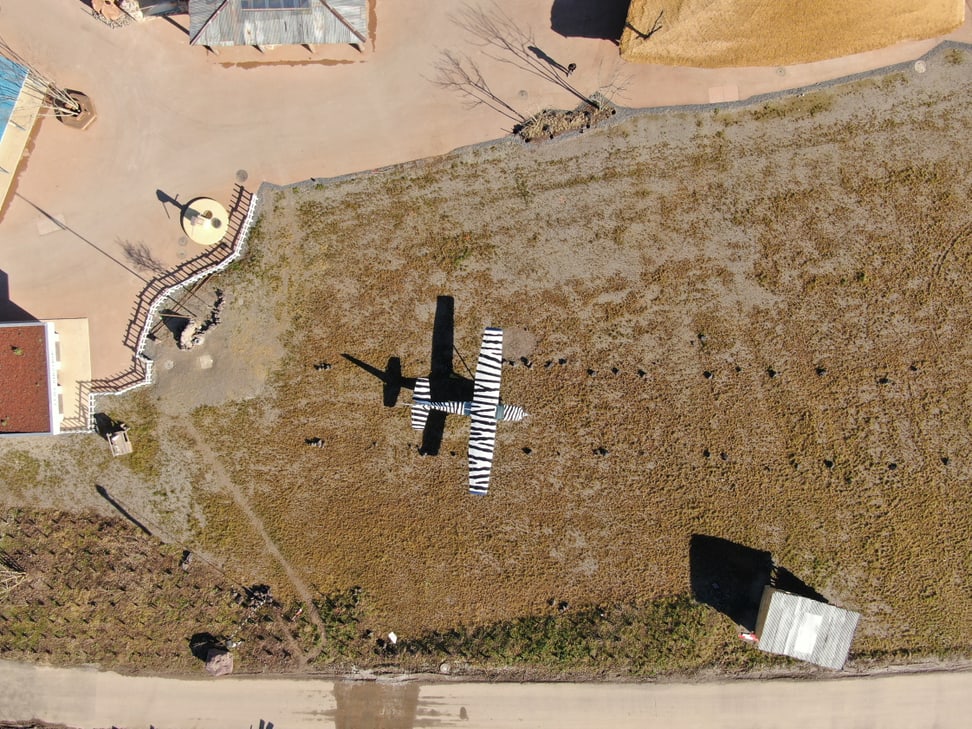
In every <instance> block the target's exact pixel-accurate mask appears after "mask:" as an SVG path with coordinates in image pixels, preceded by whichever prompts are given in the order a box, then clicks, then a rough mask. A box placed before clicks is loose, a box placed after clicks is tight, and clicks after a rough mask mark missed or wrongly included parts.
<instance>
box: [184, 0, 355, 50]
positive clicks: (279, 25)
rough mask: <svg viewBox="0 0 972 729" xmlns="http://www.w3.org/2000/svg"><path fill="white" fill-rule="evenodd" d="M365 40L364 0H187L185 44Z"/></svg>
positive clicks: (271, 43)
mask: <svg viewBox="0 0 972 729" xmlns="http://www.w3.org/2000/svg"><path fill="white" fill-rule="evenodd" d="M367 40H368V0H189V43H190V44H192V45H198V46H208V47H211V48H212V47H217V46H260V47H269V46H282V45H307V46H314V45H317V44H330V43H349V44H352V45H354V44H360V43H365V42H366V41H367Z"/></svg>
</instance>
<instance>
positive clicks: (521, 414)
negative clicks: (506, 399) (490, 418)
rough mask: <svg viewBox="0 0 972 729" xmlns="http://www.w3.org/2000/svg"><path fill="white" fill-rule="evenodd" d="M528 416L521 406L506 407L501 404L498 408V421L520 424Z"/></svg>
mask: <svg viewBox="0 0 972 729" xmlns="http://www.w3.org/2000/svg"><path fill="white" fill-rule="evenodd" d="M527 415H528V413H527V411H526V410H524V409H523V408H522V407H521V406H520V405H504V404H503V403H500V404H499V405H497V406H496V419H497V420H502V421H503V422H506V423H518V422H520V421H521V420H523V418H525V417H526V416H527Z"/></svg>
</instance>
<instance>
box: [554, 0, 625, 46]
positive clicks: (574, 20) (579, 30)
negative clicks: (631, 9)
mask: <svg viewBox="0 0 972 729" xmlns="http://www.w3.org/2000/svg"><path fill="white" fill-rule="evenodd" d="M630 4H631V0H554V4H553V7H551V9H550V27H551V29H552V30H553V31H554V32H556V33H559V34H560V35H562V36H564V37H567V38H602V39H604V40H609V41H612V42H613V43H615V44H617V43H618V42H619V41H620V40H621V30H622V29H623V28H624V23H625V20H626V19H627V17H628V6H629V5H630Z"/></svg>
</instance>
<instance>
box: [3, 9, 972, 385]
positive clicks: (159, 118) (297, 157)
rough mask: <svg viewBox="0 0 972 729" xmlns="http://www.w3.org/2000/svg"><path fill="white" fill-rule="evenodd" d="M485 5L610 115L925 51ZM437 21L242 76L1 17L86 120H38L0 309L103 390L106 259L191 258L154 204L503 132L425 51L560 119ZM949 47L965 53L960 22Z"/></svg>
mask: <svg viewBox="0 0 972 729" xmlns="http://www.w3.org/2000/svg"><path fill="white" fill-rule="evenodd" d="M498 5H499V6H501V7H502V8H505V9H506V10H507V11H508V12H509V13H510V15H511V16H513V17H514V18H515V20H516V22H517V24H518V27H519V28H520V29H521V30H523V31H526V32H530V31H532V34H533V41H534V44H535V45H536V46H537V47H538V48H539V49H541V50H542V51H543V53H545V54H546V55H547V56H549V57H551V58H553V59H555V60H557V61H558V62H559V63H561V64H566V63H576V64H577V66H578V68H577V71H576V73H575V74H574V75H572V76H571V79H570V80H571V82H572V83H573V84H574V85H575V86H576V87H577V88H578V89H579V90H581V91H582V92H584V93H591V92H594V91H595V90H597V89H599V88H601V87H604V86H607V85H610V84H612V83H618V82H621V83H623V85H624V87H625V93H624V94H623V95H622V96H619V97H617V99H616V101H617V103H619V104H622V105H625V106H629V107H649V106H667V105H674V104H703V103H708V102H710V101H712V100H731V99H734V98H747V97H750V96H752V95H756V94H761V93H767V92H772V91H777V90H780V89H785V88H795V87H800V86H803V85H806V84H810V83H814V82H818V81H822V80H827V79H832V78H837V77H841V76H844V75H847V74H851V73H856V72H860V71H865V70H869V69H875V68H880V67H883V66H886V65H889V64H894V63H898V62H903V61H907V60H909V59H914V58H917V57H919V56H921V55H922V54H924V53H926V52H927V51H928V50H930V49H931V48H933V47H934V46H935V45H936V41H922V42H914V43H903V44H899V45H897V46H894V47H892V48H889V49H885V50H882V51H877V52H871V53H865V54H860V55H857V56H852V57H847V58H841V59H837V60H833V61H825V62H821V63H814V64H807V65H802V66H794V67H787V68H782V69H776V68H750V69H718V70H700V69H686V68H669V67H660V66H645V65H634V64H626V63H624V62H622V61H621V59H620V58H619V56H618V52H617V47H616V46H615V45H614V44H613V43H612V42H610V41H607V40H602V39H592V38H580V37H564V36H562V35H560V34H558V33H556V32H555V31H554V30H552V29H551V6H552V0H547V1H546V2H531V3H524V2H522V0H500V1H499V2H498ZM574 5H575V7H580V8H586V7H589V6H588V5H585V4H584V3H576V4H574ZM590 6H591V7H592V6H593V4H591V5H590ZM456 7H458V5H457V4H454V3H449V2H441V0H376V2H375V23H374V30H373V42H372V43H370V44H369V45H368V47H366V48H365V49H364V51H363V52H362V53H358V52H356V51H354V50H352V49H350V48H347V47H343V48H335V49H330V48H319V50H318V54H317V56H316V59H318V60H320V59H324V58H327V59H332V60H331V62H328V63H297V64H293V63H291V64H274V65H264V66H259V67H252V64H251V63H248V60H254V59H256V58H257V56H256V51H252V50H246V51H243V52H233V53H224V54H222V55H220V56H212V55H209V54H207V53H206V51H205V50H204V49H202V48H191V47H189V46H188V39H187V36H186V34H185V32H184V31H183V30H182V29H180V28H179V27H178V26H177V25H176V24H172V23H169V22H166V21H165V20H162V19H154V20H150V21H148V22H145V23H142V24H139V25H133V26H129V27H126V28H122V29H110V28H108V27H107V26H105V25H104V24H102V23H100V22H98V21H96V20H95V19H93V18H91V17H90V16H88V15H86V12H87V11H86V9H85V7H84V5H83V4H82V3H81V2H72V1H71V0H30V2H5V3H3V4H2V7H0V34H2V35H3V37H4V38H5V39H6V41H7V42H8V43H9V44H10V45H11V47H13V48H14V49H16V50H17V51H18V52H19V53H20V54H21V55H22V56H24V57H25V58H27V59H29V60H30V61H32V62H33V63H34V65H36V66H38V67H39V68H41V69H42V70H43V71H45V72H46V73H47V75H49V76H51V77H53V78H55V79H56V80H57V82H58V83H59V84H60V85H62V86H64V87H67V88H76V89H80V90H83V91H85V92H87V93H88V94H89V95H90V96H91V98H92V99H93V101H94V103H95V104H96V106H97V110H98V115H99V116H98V120H97V121H96V122H95V124H94V125H93V126H92V127H91V128H90V129H88V130H87V131H84V132H78V131H75V130H72V129H68V128H66V127H64V126H63V125H60V124H58V123H57V122H56V121H54V120H52V119H47V120H45V121H44V122H43V123H42V124H41V125H40V127H39V129H38V131H37V133H36V135H35V143H34V149H33V152H32V153H31V154H30V158H29V162H28V163H27V165H26V168H25V169H24V170H23V172H22V173H21V175H20V177H19V179H18V181H17V187H16V194H17V196H16V197H14V199H13V200H12V202H11V203H10V205H9V207H8V210H7V212H6V214H5V216H4V219H3V220H2V221H0V271H2V272H0V296H2V295H3V291H2V288H3V286H2V284H3V283H4V280H3V279H4V277H6V279H7V281H6V283H7V285H8V286H9V297H10V300H11V301H13V302H14V303H15V304H16V305H18V306H20V307H21V308H22V309H25V310H26V311H27V312H28V313H30V314H31V315H33V316H35V317H37V318H71V317H88V319H89V322H90V331H91V339H92V373H93V376H94V377H95V378H102V377H108V376H111V375H113V374H115V373H117V372H119V371H120V370H123V369H125V368H126V367H127V366H128V364H129V363H130V361H131V356H132V353H131V351H130V350H128V349H127V348H126V347H125V344H124V335H125V331H126V328H127V324H128V320H129V317H130V315H131V309H132V304H133V301H134V297H135V295H136V294H137V292H138V291H139V290H141V289H142V288H143V287H144V286H145V281H144V280H142V279H143V278H149V277H150V274H148V273H147V272H145V271H140V270H138V269H134V270H130V269H133V266H132V264H131V262H130V261H128V260H127V259H126V258H125V254H124V252H123V247H124V246H125V245H126V244H134V245H139V244H145V245H146V246H147V247H148V249H149V250H150V251H151V254H152V256H153V257H154V259H155V260H156V261H158V262H159V263H161V264H163V265H166V266H172V265H175V264H177V263H179V262H180V261H183V260H186V259H188V258H192V256H193V255H194V254H195V252H196V251H195V250H194V246H195V244H194V243H191V242H188V241H187V240H186V238H185V236H184V234H183V232H182V230H181V228H180V226H179V220H178V215H177V212H176V210H175V208H174V207H173V206H172V205H165V204H163V203H162V202H160V198H164V197H165V196H166V195H168V196H171V197H177V198H178V200H179V201H180V202H186V201H188V200H190V199H192V198H194V197H197V196H201V195H207V196H211V197H214V198H216V199H219V200H223V201H226V200H227V199H228V198H229V195H230V192H231V190H232V187H233V184H234V182H235V181H236V175H237V173H238V171H241V170H242V171H245V173H246V174H247V176H248V178H249V182H248V185H249V186H250V187H251V188H252V189H255V188H256V187H257V186H258V185H259V183H260V182H261V181H263V180H269V181H271V182H277V183H289V182H294V181H298V180H302V179H307V178H310V177H330V176H334V175H338V174H343V173H347V172H354V171H359V170H366V169H371V168H374V167H377V166H383V165H389V164H394V163H398V162H403V161H407V160H412V159H418V158H422V157H428V156H432V155H438V154H442V153H445V152H448V151H450V150H452V149H454V148H456V147H460V146H464V145H468V144H472V143H477V142H481V141H485V140H489V139H494V138H497V137H500V136H503V135H504V133H505V131H506V129H507V128H508V127H509V121H508V120H506V119H504V118H503V117H501V116H499V115H498V114H496V113H495V112H493V111H491V110H489V109H487V108H485V107H477V108H475V109H472V110H470V109H467V108H465V107H464V105H463V103H462V100H461V99H460V98H459V97H458V96H457V95H456V94H455V93H454V92H450V91H447V90H444V89H441V88H438V87H437V86H435V85H433V84H432V83H431V82H430V81H429V79H430V78H432V77H433V76H434V75H435V65H436V62H437V60H438V59H439V53H440V51H441V50H451V51H454V52H456V53H460V54H470V55H473V56H475V57H476V58H477V59H478V60H479V61H480V63H481V66H482V71H483V73H484V76H485V77H486V79H487V81H488V82H489V84H490V86H491V87H492V88H493V90H494V91H495V93H496V94H497V95H498V96H500V97H501V98H503V99H504V100H505V101H507V102H509V103H511V104H512V105H514V106H515V107H516V108H517V109H518V110H520V111H521V112H523V113H525V114H531V113H533V112H536V111H538V110H540V109H542V108H545V107H559V108H567V107H573V106H574V105H575V103H576V99H575V97H573V96H571V95H570V94H569V93H568V92H567V91H565V90H564V89H563V88H561V87H559V86H557V85H556V84H552V83H550V82H549V81H547V80H544V79H542V78H539V77H537V76H535V75H531V74H530V73H527V72H526V71H524V70H523V69H521V68H518V67H516V66H515V65H510V64H504V63H500V62H496V61H493V60H491V59H490V58H488V57H486V56H484V55H483V54H482V53H481V52H480V49H478V48H476V46H475V45H474V44H473V43H472V39H471V38H470V36H469V35H468V34H467V33H465V32H464V31H462V30H461V29H459V28H458V27H457V26H456V25H455V24H454V23H453V22H451V21H450V18H449V13H450V11H454V10H455V8H456ZM967 15H969V16H972V13H968V14H967ZM181 19H182V21H183V24H185V21H186V19H185V18H184V17H182V18H181ZM949 37H950V38H954V39H958V40H964V41H972V18H970V19H969V20H967V21H966V23H965V25H964V26H963V27H962V28H961V29H959V30H958V31H956V33H953V34H952V35H951V36H949ZM245 53H250V56H251V58H249V59H248V58H247V57H245ZM307 58H308V59H310V58H311V57H310V56H309V54H308V56H307ZM267 59H268V60H273V57H272V56H268V57H266V59H265V60H267ZM291 60H294V59H291ZM297 60H300V59H297ZM52 219H54V220H58V221H61V224H58V223H55V222H53V220H52Z"/></svg>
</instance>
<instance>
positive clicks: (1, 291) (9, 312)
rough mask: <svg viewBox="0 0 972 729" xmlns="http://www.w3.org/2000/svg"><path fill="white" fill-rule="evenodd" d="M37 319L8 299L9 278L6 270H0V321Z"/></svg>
mask: <svg viewBox="0 0 972 729" xmlns="http://www.w3.org/2000/svg"><path fill="white" fill-rule="evenodd" d="M14 321H37V317H34V316H31V315H30V314H29V313H27V311H25V310H24V309H21V308H20V307H19V306H17V305H16V304H15V303H14V302H12V301H11V300H10V279H9V278H8V276H7V272H6V271H0V322H14Z"/></svg>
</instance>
